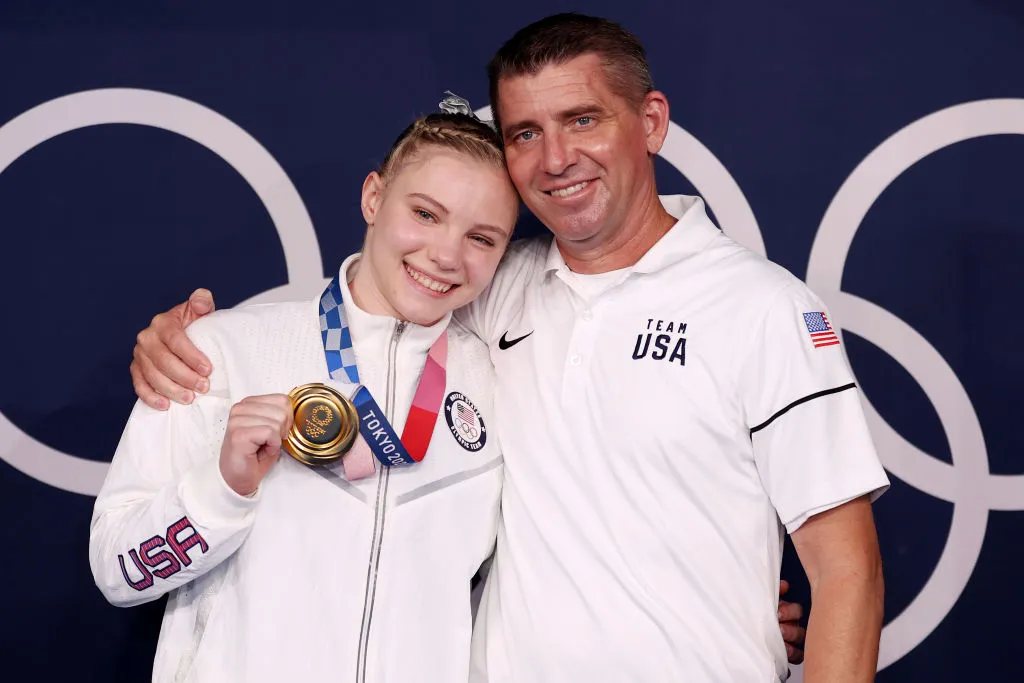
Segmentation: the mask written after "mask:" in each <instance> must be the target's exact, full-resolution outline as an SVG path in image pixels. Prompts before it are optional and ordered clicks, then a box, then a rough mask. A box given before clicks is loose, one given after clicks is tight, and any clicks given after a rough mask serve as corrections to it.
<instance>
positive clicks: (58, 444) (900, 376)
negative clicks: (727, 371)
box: [0, 0, 1024, 683]
mask: <svg viewBox="0 0 1024 683" xmlns="http://www.w3.org/2000/svg"><path fill="white" fill-rule="evenodd" d="M47 4H52V5H53V7H46V6H45V5H47ZM340 4H341V3H326V2H323V3H319V4H317V5H312V4H310V5H305V6H304V5H303V4H301V3H296V2H293V3H291V6H290V7H289V8H288V9H283V8H282V5H283V3H273V2H269V0H259V1H256V0H253V1H250V2H246V3H241V2H235V3H226V2H224V3H219V4H217V6H216V7H211V6H210V3H204V4H203V5H202V6H200V5H199V4H198V3H196V4H186V3H169V2H150V3H145V4H139V3H127V2H112V1H111V0H103V1H100V0H93V1H92V2H89V3H76V4H74V5H71V3H68V5H69V6H68V7H59V6H58V4H57V3H41V2H38V1H35V2H33V1H32V0H6V2H4V3H3V4H2V5H0V64H2V65H3V68H2V69H0V229H2V237H3V239H2V242H0V245H2V246H0V254H2V260H0V263H2V267H0V291H2V292H3V293H4V300H5V301H6V304H5V311H4V313H5V315H4V318H5V322H4V325H3V330H4V334H3V335H0V359H2V360H0V519H3V520H5V521H4V523H3V524H2V525H0V586H3V589H4V592H3V603H2V609H0V652H2V653H3V666H2V671H3V673H2V674H0V679H2V680H28V679H29V678H30V677H31V680H38V681H48V680H60V679H63V678H64V677H65V676H67V675H69V674H73V675H74V676H75V678H76V679H77V680H81V681H102V682H104V683H113V682H116V681H132V682H135V681H143V680H148V677H149V668H150V661H151V658H152V654H153V650H154V645H155V637H156V634H157V631H158V626H159V624H158V619H159V616H160V612H161V610H162V607H163V602H162V601H161V602H160V603H158V604H153V605H148V606H144V607H140V608H135V609H130V610H119V609H115V608H113V607H110V606H109V605H107V604H106V603H105V602H104V600H103V599H102V597H101V596H100V594H99V592H98V591H97V590H96V589H95V587H94V586H93V584H92V580H91V576H90V573H89V568H88V557H87V544H88V523H89V516H90V514H91V509H92V501H93V498H92V494H94V493H95V490H96V487H97V486H98V482H99V481H101V480H102V474H103V471H104V464H105V463H106V462H107V461H109V459H110V456H111V454H112V452H113V449H114V447H115V445H116V443H117V440H118V438H119V436H120V432H121V429H122V428H123V424H124V421H125V419H126V418H127V415H128V412H129V410H130V408H131V404H132V401H133V394H132V390H131V385H130V381H129V377H128V373H127V369H128V363H129V361H130V358H131V348H132V344H133V341H134V335H135V333H136V332H137V331H138V330H139V329H141V328H142V327H144V326H145V325H146V324H147V322H148V320H149V318H150V317H151V316H152V315H153V314H154V313H156V312H159V311H162V310H165V309H166V308H168V307H170V306H171V305H173V304H175V303H177V302H179V301H181V300H183V299H184V297H186V296H187V294H188V292H189V291H191V289H193V288H194V287H197V286H206V287H209V288H211V289H212V290H213V291H214V292H215V294H216V296H217V301H218V304H219V305H220V306H222V307H225V306H233V305H236V304H238V303H240V302H242V301H245V300H249V299H252V298H254V297H257V298H259V297H263V299H264V300H265V299H269V298H273V297H277V298H298V297H300V296H305V295H306V294H308V293H310V292H312V291H314V290H315V288H316V286H317V284H318V283H319V282H321V281H322V278H323V276H324V274H325V273H327V272H329V271H331V270H333V269H334V268H336V266H337V264H338V263H339V262H340V261H341V259H342V258H343V257H344V256H345V255H347V254H348V253H350V252H351V251H353V250H355V249H357V248H358V246H359V240H360V238H361V236H362V232H363V229H364V226H363V225H362V223H361V219H360V214H359V210H358V189H359V187H360V184H361V182H362V179H363V177H364V175H365V174H366V172H367V171H368V170H369V169H370V168H372V167H373V166H374V165H375V164H377V163H378V162H379V161H380V160H381V155H382V154H383V153H384V152H385V151H386V149H387V147H388V146H389V144H390V143H391V141H392V139H393V138H394V137H395V135H396V134H397V133H398V132H399V131H400V130H401V129H402V128H403V127H404V126H405V125H406V124H407V123H408V122H409V121H410V120H411V119H412V118H413V117H414V116H416V115H418V114H421V113H425V112H428V111H431V110H433V109H434V108H435V104H436V103H437V101H438V100H439V96H440V94H441V92H442V91H443V90H445V89H452V90H454V91H455V92H457V93H459V94H462V95H464V96H466V97H468V98H469V99H470V100H471V101H472V102H474V103H475V104H478V106H483V105H485V104H486V92H487V86H486V81H485V74H484V69H483V66H484V64H485V63H486V60H487V59H488V58H489V56H490V55H491V53H492V52H493V51H494V50H495V49H496V48H497V47H498V46H499V45H500V43H501V42H502V40H504V39H505V38H507V37H509V36H510V35H511V33H512V32H513V31H514V30H515V29H516V28H518V27H519V26H521V25H523V24H525V23H527V22H529V21H532V20H534V19H536V18H539V17H541V16H543V15H544V14H548V13H551V12H554V11H558V10H563V9H579V10H582V11H586V12H588V13H592V14H600V15H603V16H608V17H610V18H613V19H616V20H618V21H620V22H621V23H623V24H625V25H626V26H627V27H628V28H630V29H632V30H633V31H635V32H636V33H637V34H638V35H639V36H640V37H641V39H642V40H643V41H644V43H645V44H646V46H647V48H648V51H649V56H650V60H651V63H652V66H653V70H654V76H655V81H656V85H657V86H658V87H659V89H661V90H663V91H664V92H665V93H666V94H667V95H668V98H669V101H670V102H671V105H672V120H673V121H674V123H675V124H677V125H678V129H674V130H673V133H672V136H671V137H670V143H669V144H668V145H667V147H666V151H665V152H664V153H663V157H664V159H661V160H659V162H658V163H659V175H660V177H659V181H660V183H661V188H662V191H663V192H664V193H672V192H695V191H696V192H700V193H701V194H703V195H704V196H705V198H706V199H707V200H708V202H709V204H710V206H711V209H712V210H713V211H714V213H715V215H716V217H717V219H718V220H719V222H720V223H721V224H722V227H723V228H724V229H725V230H726V232H730V233H732V234H735V235H736V236H737V238H739V239H741V240H742V241H744V242H745V243H747V244H749V245H750V246H752V247H754V248H759V249H762V250H763V251H765V252H766V253H767V255H768V256H769V257H770V258H772V259H773V260H775V261H777V262H779V263H781V264H782V265H784V266H785V267H786V268H788V269H790V270H791V271H793V272H794V273H795V274H797V275H798V276H799V277H805V278H807V280H808V282H810V283H811V286H812V287H813V288H814V289H816V290H817V291H818V292H819V293H820V294H821V295H822V296H823V297H824V298H825V299H826V301H828V303H829V304H830V306H831V307H832V309H833V313H834V317H835V319H836V320H837V321H838V323H839V324H840V325H841V326H843V328H844V341H845V345H846V349H847V353H848V355H849V357H850V361H851V364H852V365H853V368H854V371H855V373H856V375H857V378H858V381H859V382H860V383H861V384H862V385H863V387H864V390H865V394H866V396H867V398H868V400H869V401H870V405H869V413H870V415H871V423H872V430H873V433H874V434H875V437H876V439H877V440H878V444H879V448H880V451H881V454H882V457H883V461H884V462H885V464H886V467H887V468H888V469H889V471H890V476H891V478H892V481H893V487H892V490H891V492H890V493H888V494H887V495H886V496H885V497H883V498H882V500H881V501H880V502H879V503H878V504H877V505H876V515H877V519H878V525H879V535H880V538H881V543H882V550H883V557H884V560H885V567H886V581H887V593H886V612H887V619H886V620H887V626H886V630H885V632H884V634H883V642H882V656H881V662H880V666H881V667H882V671H881V673H880V674H879V680H880V681H883V682H892V681H918V680H921V681H924V680H927V681H934V682H939V683H942V682H946V681H962V680H985V681H989V680H993V681H994V680H998V681H1004V680H1020V675H1021V671H1022V669H1024V667H1022V666H1021V664H1020V655H1019V639H1020V634H1021V633H1022V628H1021V627H1022V621H1024V620H1022V616H1021V615H1022V612H1024V592H1022V591H1021V590H1020V588H1019V585H1020V579H1019V576H1020V567H1021V560H1022V559H1024V550H1022V548H1024V545H1022V544H1021V542H1020V539H1021V536H1022V532H1024V514H1022V513H1021V510H1024V475H1022V473H1024V466H1022V459H1021V455H1020V454H1021V452H1022V447H1024V438H1022V437H1021V435H1020V430H1019V429H1018V426H1017V424H1016V420H1017V419H1019V415H1020V414H1021V412H1022V411H1021V408H1022V405H1021V403H1022V402H1021V399H1020V396H1019V394H1017V392H1016V389H1017V384H1018V383H1019V382H1020V380H1021V378H1022V372H1021V370H1022V361H1021V355H1020V353H1019V352H1018V351H1017V349H1016V341H1015V339H1017V334H1019V333H1020V331H1021V327H1022V323H1021V321H1020V317H1019V315H1018V314H1017V312H1016V309H1017V306H1018V303H1019V302H1020V301H1021V298H1022V294H1024V285H1022V284H1021V281H1020V278H1019V263H1020V259H1021V256H1022V255H1024V249H1022V246H1024V233H1022V231H1021V229H1022V227H1024V225H1022V219H1021V216H1024V192H1022V191H1021V190H1022V180H1024V164H1022V160H1024V137H1022V134H1024V6H1022V5H1021V4H1020V3H1019V2H1012V1H1011V0H975V1H973V2H969V1H967V0H904V1H903V2H899V3H894V2H891V1H888V2H880V1H877V0H872V1H863V0H833V1H832V2H827V3H816V4H812V3H762V2H755V1H754V0H743V1H741V2H732V3H685V2H684V3H674V4H668V3H665V4H662V3H657V4H655V3H652V4H651V5H649V6H648V5H645V4H644V3H640V2H630V3H624V2H614V1H593V2H590V3H588V4H586V5H577V6H570V5H568V4H566V3H563V2H560V1H554V2H553V1H552V0H545V1H543V2H542V1H540V0H521V1H520V2H517V3H515V5H511V4H510V5H508V6H501V5H498V4H495V3H476V4H469V3H457V2H452V1H451V0H439V1H437V2H432V3H418V2H411V1H410V0H396V1H395V2H392V3H362V6H360V7H358V8H341V7H340V6H338V5H340ZM186 5H187V6H186ZM59 98H63V99H59ZM307 212H308V213H307ZM540 229H542V228H540V227H539V226H538V225H537V224H536V223H534V222H533V221H532V220H531V219H529V218H527V219H525V220H524V221H523V223H522V225H521V231H522V232H523V233H524V234H530V233H532V232H535V231H537V230H540ZM289 283H291V284H289ZM285 285H288V286H285ZM876 411H877V412H876ZM784 575H785V576H786V577H789V578H792V579H793V580H794V581H795V582H796V584H797V587H796V589H795V590H796V592H797V594H798V597H801V598H802V599H803V600H805V601H806V600H807V588H806V582H805V581H804V580H803V578H802V575H801V573H800V570H799V566H798V563H796V562H795V559H794V558H793V557H792V553H789V554H788V556H787V562H786V566H785V568H784ZM799 676H800V674H799V672H797V678H799Z"/></svg>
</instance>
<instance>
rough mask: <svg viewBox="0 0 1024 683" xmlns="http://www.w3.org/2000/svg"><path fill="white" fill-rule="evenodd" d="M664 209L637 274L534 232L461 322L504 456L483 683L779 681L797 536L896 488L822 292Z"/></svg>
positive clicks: (682, 204) (476, 676) (697, 209)
mask: <svg viewBox="0 0 1024 683" xmlns="http://www.w3.org/2000/svg"><path fill="white" fill-rule="evenodd" d="M663 202H664V203H665V205H666V208H668V209H669V211H670V212H671V213H672V214H673V215H674V216H676V217H681V218H680V220H679V222H678V223H677V224H676V225H675V226H674V227H673V228H672V230H671V231H670V232H669V233H668V234H666V235H665V236H664V237H663V238H662V239H661V240H660V241H659V242H658V243H657V244H656V245H655V246H654V247H653V248H652V249H651V250H650V251H649V252H648V253H647V254H646V255H644V257H643V258H642V259H641V260H640V261H639V262H638V263H636V264H635V265H634V266H632V267H630V268H626V269H623V270H620V271H616V272H614V273H610V274H603V275H599V276H586V275H583V276H581V275H578V274H574V273H572V272H571V271H570V270H569V269H568V267H567V266H566V265H565V262H564V260H563V259H562V257H561V254H560V253H559V251H558V249H557V247H556V246H555V245H554V243H553V240H552V239H551V238H550V237H548V238H542V239H536V240H530V241H526V242H524V243H520V244H517V245H513V247H512V248H511V250H510V253H509V254H508V255H507V257H506V259H505V261H504V262H503V264H502V267H501V269H500V270H499V273H498V276H497V277H496V278H495V281H494V283H493V284H492V286H491V289H490V290H489V291H488V292H487V293H486V294H485V295H484V297H481V299H480V300H479V301H478V302H477V303H476V304H474V305H473V306H472V307H471V308H469V309H467V310H465V311H464V312H462V313H461V314H460V317H462V319H463V320H464V322H466V323H468V325H469V327H470V328H471V329H474V330H475V331H476V332H477V333H478V334H480V336H481V337H482V338H483V339H484V340H485V341H487V342H488V344H489V346H490V350H491V359H492V360H493V361H494V365H495V368H496V371H497V378H498V387H497V393H496V401H495V410H496V415H497V418H498V419H497V423H498V430H497V431H498V437H499V440H500V443H501V446H502V449H503V451H504V455H505V484H504V490H503V494H502V520H501V523H500V525H499V528H498V541H497V552H496V556H495V561H494V565H493V567H492V569H491V573H490V577H489V579H488V583H487V586H486V588H485V592H484V596H483V600H482V602H481V606H480V613H479V615H478V618H477V624H476V629H477V630H476V632H475V636H474V638H475V640H474V660H473V664H472V669H473V674H472V677H471V680H473V681H477V682H482V681H489V682H490V683H523V682H525V681H529V683H544V682H547V681H550V682H551V683H573V682H577V681H578V682H580V683H584V682H585V683H599V682H604V681H607V682H609V683H612V682H616V683H618V682H623V683H626V682H640V681H642V682H644V683H656V682H665V683H668V682H673V683H675V682H678V681H687V682H689V681H700V682H701V683H707V682H709V681H721V682H722V683H726V682H727V683H741V682H746V681H750V682H752V683H753V682H757V683H764V682H765V681H776V680H784V679H785V678H786V677H787V676H788V667H787V662H786V652H785V647H784V645H783V641H782V638H781V635H780V632H779V627H778V621H777V617H776V608H777V604H778V584H779V570H780V563H781V555H782V532H783V528H784V527H785V528H788V530H789V531H790V532H792V531H795V530H796V529H797V528H798V527H799V526H800V524H802V523H803V521H804V520H806V519H807V518H808V517H809V516H810V515H812V514H815V513H818V512H822V511H824V510H827V509H829V508H831V507H834V506H836V505H839V504H841V503H843V502H846V501H849V500H851V499H853V498H855V497H857V496H860V495H864V494H871V495H872V496H873V497H874V496H877V495H879V494H881V492H882V491H883V490H884V489H885V488H886V487H887V485H888V480H887V478H886V475H885V472H884V470H883V469H882V467H881V465H880V463H879V461H878V458H877V455H876V453H875V450H874V447H873V445H872V442H871V438H870V436H869V434H868V429H867V426H866V423H865V420H864V417H863V414H862V411H861V406H860V402H859V398H858V395H857V390H856V387H855V386H854V383H853V379H852V375H851V373H850V370H849V368H848V366H847V363H846V360H845V358H844V353H843V350H842V347H841V346H840V345H839V344H838V339H837V338H835V337H834V334H833V333H832V331H831V327H830V326H829V323H828V322H827V321H828V320H829V314H828V312H827V310H826V309H825V306H824V305H823V304H822V302H821V301H820V300H819V299H818V298H817V297H815V296H814V295H813V294H812V293H811V292H810V291H809V290H808V289H807V288H806V286H805V285H804V284H803V283H802V282H801V281H799V280H798V279H796V278H795V277H793V276H792V275H791V274H789V273H788V272H787V271H785V270H784V269H782V268H780V267H778V266H776V265H774V264H772V263H770V262H768V261H767V260H765V259H764V258H763V257H761V256H759V255H757V254H755V253H753V252H751V251H749V250H747V249H745V248H744V247H742V246H740V245H738V244H736V243H735V242H733V241H732V240H731V239H729V238H728V237H726V236H725V235H723V234H722V233H721V232H720V231H719V230H718V229H717V228H716V227H715V225H714V224H713V223H712V222H711V221H710V220H709V219H708V218H707V215H706V213H705V211H704V205H703V202H702V201H701V200H700V199H698V198H696V197H672V198H663ZM833 342H835V343H833Z"/></svg>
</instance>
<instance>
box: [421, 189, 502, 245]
mask: <svg viewBox="0 0 1024 683" xmlns="http://www.w3.org/2000/svg"><path fill="white" fill-rule="evenodd" d="M406 196H407V197H410V198H412V197H415V198H416V199H421V200H423V201H425V202H427V203H428V204H431V205H433V206H434V208H436V209H437V211H438V213H443V214H444V215H446V216H447V215H448V214H450V213H451V211H449V210H448V208H447V207H446V206H445V205H444V204H442V203H441V202H439V201H437V200H436V199H434V198H433V197H431V196H430V195H428V194H423V193H422V192H411V193H409V194H408V195H406ZM473 227H475V228H476V229H477V230H483V231H484V232H493V233H497V234H498V235H501V236H502V237H509V236H511V234H512V231H510V230H503V229H502V228H499V227H497V226H495V225H489V224H487V223H477V224H476V225H474V226H473Z"/></svg>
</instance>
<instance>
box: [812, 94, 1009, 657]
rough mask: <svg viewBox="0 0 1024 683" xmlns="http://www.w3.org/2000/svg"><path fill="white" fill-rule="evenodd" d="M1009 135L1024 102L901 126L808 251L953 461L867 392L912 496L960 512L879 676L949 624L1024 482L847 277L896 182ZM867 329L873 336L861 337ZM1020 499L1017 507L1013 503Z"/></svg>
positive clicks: (984, 104) (969, 108) (884, 448)
mask: <svg viewBox="0 0 1024 683" xmlns="http://www.w3.org/2000/svg"><path fill="white" fill-rule="evenodd" d="M1003 134H1024V100H1021V99H990V100H978V101H974V102H967V103H963V104H959V105H954V106H952V107H948V108H946V109H942V110H940V111H937V112H935V113H933V114H929V115H928V116H925V117H923V118H921V119H918V120H917V121H914V122H913V123H911V124H909V125H907V126H905V127H904V128H902V129H901V130H899V131H897V132H896V133H894V134H893V135H891V136H890V137H889V138H887V139H886V140H885V141H883V142H882V143H881V144H880V145H878V147H876V148H875V149H874V151H872V152H871V153H870V154H869V155H868V156H867V157H865V158H864V160H863V161H862V162H861V163H860V164H858V166H857V167H856V168H855V169H854V170H853V172H852V173H851V174H850V176H849V177H848V178H847V179H846V181H845V182H844V183H843V184H842V186H841V187H840V188H839V191H838V192H837V193H836V195H835V197H834V198H833V200H832V202H831V203H830V204H829V207H828V209H827V210H826V211H825V215H824V216H823V218H822V220H821V224H820V226H819V228H818V232H817V234H816V235H815V239H814V243H813V245H812V247H811V253H810V257H809V261H808V266H807V284H808V285H809V286H810V288H811V289H812V290H814V291H815V292H816V293H817V294H818V295H819V296H821V297H822V299H824V300H825V302H826V304H828V305H829V307H830V308H832V309H833V310H834V311H835V312H836V316H835V317H836V319H837V320H839V321H840V323H841V325H842V326H843V327H845V328H847V329H849V330H850V331H851V332H854V333H855V334H857V335H858V336H861V337H863V338H864V339H866V340H867V341H869V342H871V343H872V344H874V345H875V346H877V347H878V348H879V349H881V350H883V351H885V352H886V353H889V355H891V356H892V357H893V358H894V359H895V360H896V361H897V362H899V363H900V364H901V365H902V366H903V367H904V368H905V369H906V370H907V372H909V373H910V375H911V376H912V377H913V378H914V379H915V380H916V381H917V382H918V384H919V385H920V386H921V388H922V389H923V390H924V392H925V395H926V396H927V397H928V400H929V401H930V402H931V404H932V406H933V407H934V408H935V410H936V412H937V413H938V415H939V419H940V421H941V422H942V426H943V430H944V432H945V435H946V439H947V441H948V442H949V446H950V452H951V453H952V458H953V464H952V465H950V464H948V463H945V462H942V461H940V460H936V459H935V458H932V457H931V456H929V455H927V454H926V453H924V452H922V451H921V450H920V449H918V448H916V447H915V446H913V445H912V444H910V443H909V442H908V441H907V440H906V439H904V438H903V437H902V436H901V435H899V434H898V433H897V432H896V431H895V430H894V429H893V428H892V427H891V426H889V424H888V423H886V422H885V420H884V419H883V418H882V417H881V416H880V415H879V414H878V412H877V411H876V410H875V409H874V407H873V406H872V405H871V403H870V401H868V399H867V397H866V396H865V395H864V392H863V391H862V392H861V397H862V403H863V405H864V409H865V414H866V417H867V420H868V423H869V425H870V427H871V431H872V434H873V436H874V438H875V441H876V444H877V446H878V451H879V455H880V456H881V457H882V460H883V463H884V464H885V466H886V468H887V469H889V470H890V471H891V472H892V473H893V474H894V475H896V476H897V477H899V478H900V479H902V480H903V481H905V482H907V483H908V484H911V485H912V486H914V487H915V488H918V489H920V490H921V491H923V492H925V493H928V494H929V495H932V496H934V497H936V498H939V499H942V500H946V501H950V502H952V503H953V504H954V508H953V518H952V522H951V524H950V530H949V537H948V538H947V540H946V545H945V547H944V548H943V551H942V556H941V557H940V558H939V561H938V563H937V565H936V567H935V569H934V571H933V572H932V574H931V576H930V577H929V578H928V580H927V582H926V583H925V585H924V587H923V588H922V589H921V591H920V592H919V593H918V595H917V596H916V597H915V598H914V600H913V601H912V602H911V603H910V605H908V606H907V607H906V609H904V610H903V612H902V613H900V614H899V615H898V616H897V617H896V618H895V619H893V620H892V621H890V622H889V623H888V624H887V625H886V626H885V628H884V629H883V631H882V642H881V646H880V650H879V660H878V670H879V671H881V670H882V669H884V668H885V667H887V666H889V665H890V664H892V663H894V662H896V661H898V660H899V659H901V658H902V657H904V656H905V655H906V654H908V653H909V652H910V651H912V650H913V649H914V648H916V647H917V646H918V645H920V644H921V642H923V641H924V640H925V639H926V638H927V637H928V636H929V635H930V634H931V633H932V631H934V630H935V628H936V627H938V625H939V624H940V623H942V621H943V620H944V619H945V618H946V616H948V614H949V612H950V610H951V609H952V608H953V606H954V605H955V604H956V603H957V601H958V600H959V599H960V595H961V594H962V593H963V590H964V588H965V587H966V585H967V583H968V581H969V580H970V577H971V574H972V573H973V571H974V567H975V565H976V564H977V561H978V557H979V556H980V553H981V546H982V543H983V542H984V536H985V528H986V525H987V522H988V512H989V510H990V509H991V510H1019V509H1022V508H1024V475H992V474H990V473H989V469H988V454H987V450H986V446H985V439H984V435H983V433H982V431H981V425H980V422H979V421H978V417H977V414H976V413H975V411H974V406H973V405H972V403H971V401H970V398H969V397H968V396H967V392H966V391H965V390H964V387H963V384H961V382H960V380H959V378H958V377H957V376H956V374H955V373H954V372H953V370H952V368H950V367H949V365H948V364H947V363H946V362H945V360H944V359H943V358H942V356H941V355H940V354H939V353H938V352H937V351H936V350H935V348H934V347H932V345H931V344H929V343H928V341H927V340H926V339H925V338H924V337H923V336H921V335H920V334H919V333H918V332H917V331H916V330H914V329H913V328H912V327H911V326H910V325H908V324H907V323H905V322H904V321H903V320H901V319H899V318H897V317H896V316H894V315H892V314H891V313H889V312H887V311H885V310H884V309H882V308H880V307H878V306H876V305H874V304H872V303H870V302H868V301H865V300H863V299H860V298H858V297H856V296H854V295H852V294H848V293H846V292H843V291H842V277H843V271H844V269H845V266H846V260H847V257H848V255H849V249H850V245H851V244H852V242H853V238H854V236H855V235H856V233H857V230H858V229H859V227H860V225H861V223H862V222H863V220H864V217H865V216H866V215H867V213H868V211H869V210H870V208H871V206H872V205H873V204H874V203H875V201H877V199H878V197H880V196H881V194H882V193H883V192H884V191H885V190H886V189H887V188H888V187H889V186H890V185H891V184H892V183H893V182H894V181H895V180H896V178H897V177H898V176H900V175H901V174H902V173H904V172H905V171H906V170H908V169H909V168H911V167H912V166H913V165H914V164H916V163H917V162H918V161H920V160H921V159H923V158H924V157H926V156H928V155H930V154H933V153H934V152H937V151H939V150H941V149H944V148H945V147H948V146H950V145H953V144H956V143H958V142H962V141H965V140H970V139H973V138H978V137H984V136H988V135H1003ZM867 329H872V332H871V333H870V334H863V333H862V332H861V331H858V330H867ZM837 331H838V332H839V334H840V335H841V334H842V331H841V330H837ZM915 480H916V481H915ZM1014 497H1016V499H1017V500H1016V501H1015V502H1011V501H1012V499H1013V498H1014Z"/></svg>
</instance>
